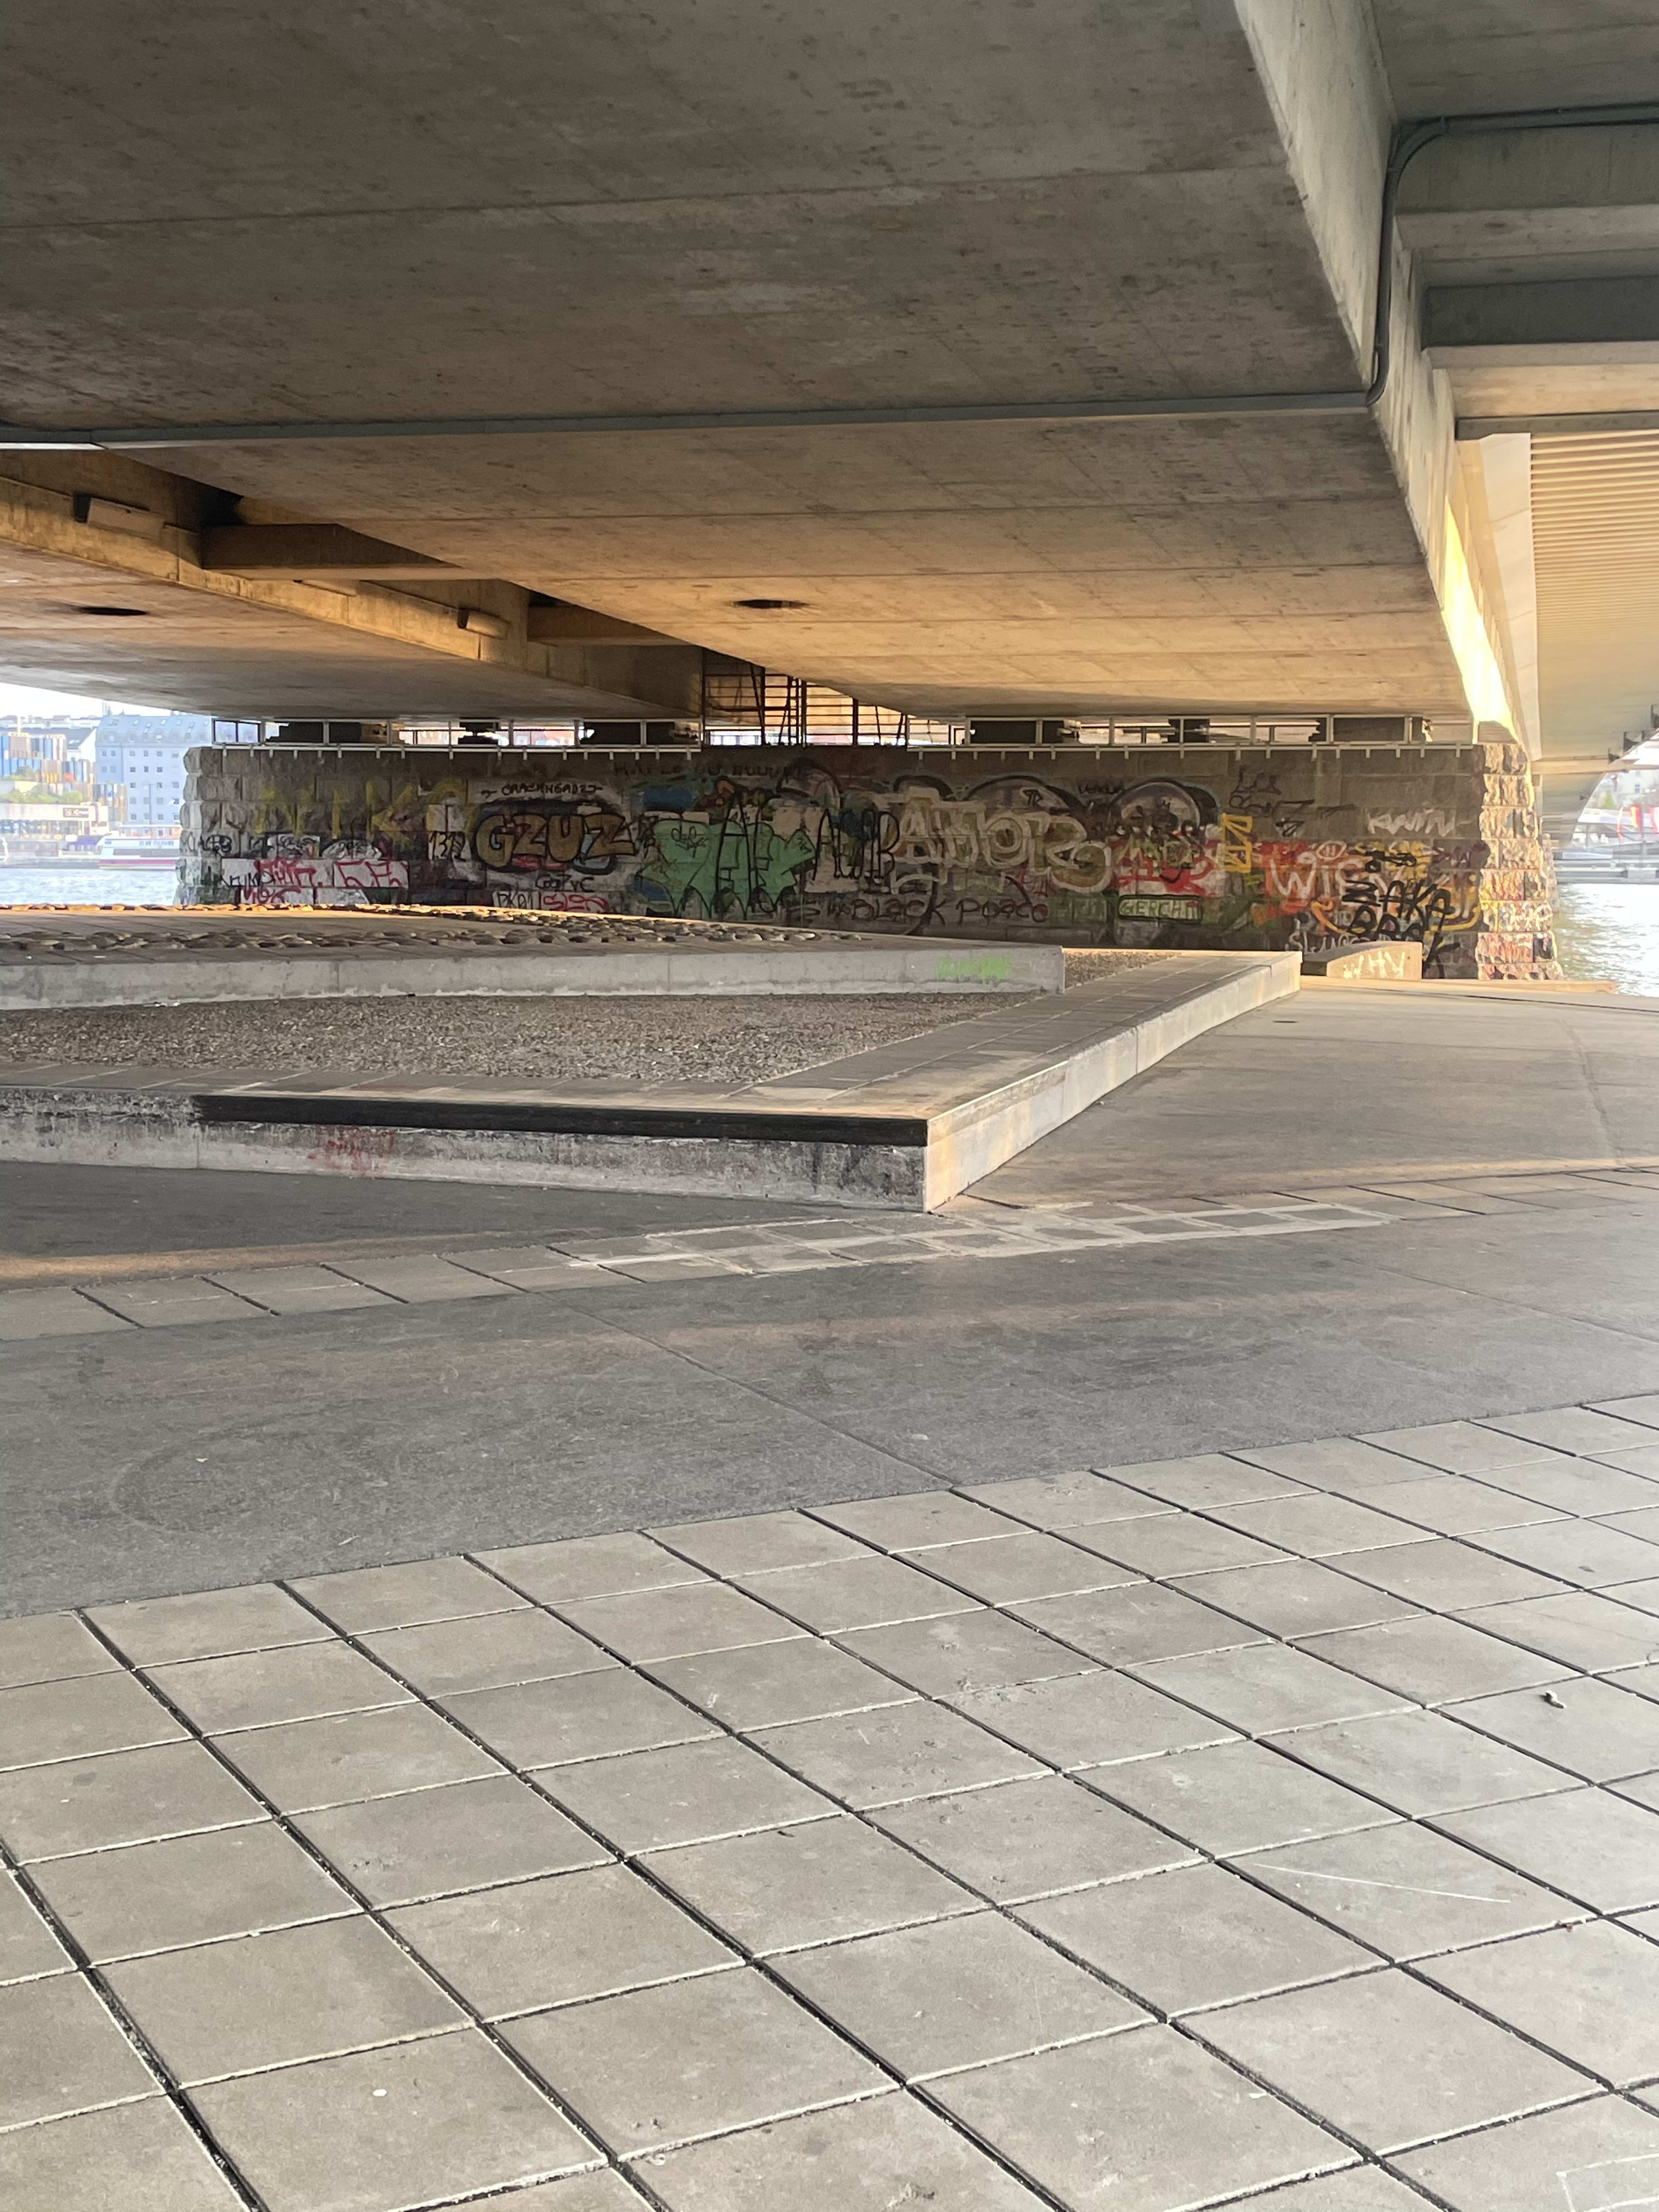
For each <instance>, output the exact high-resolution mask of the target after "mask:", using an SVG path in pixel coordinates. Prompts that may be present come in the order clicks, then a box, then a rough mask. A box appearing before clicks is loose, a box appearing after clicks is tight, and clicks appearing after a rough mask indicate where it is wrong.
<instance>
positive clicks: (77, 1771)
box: [0, 1743, 264, 1859]
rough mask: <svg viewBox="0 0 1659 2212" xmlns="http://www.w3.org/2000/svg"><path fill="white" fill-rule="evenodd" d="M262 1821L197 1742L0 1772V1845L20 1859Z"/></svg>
mask: <svg viewBox="0 0 1659 2212" xmlns="http://www.w3.org/2000/svg"><path fill="white" fill-rule="evenodd" d="M263 1818H264V1814H263V1811H262V1808H260V1806H259V1803H258V1800H257V1799H255V1798H253V1797H252V1796H249V1794H248V1792H247V1791H246V1790H244V1789H243V1788H242V1787H241V1785H240V1783H238V1782H237V1781H236V1780H235V1779H234V1777H233V1776H231V1775H229V1774H228V1773H227V1772H226V1771H225V1770H224V1768H223V1767H222V1765H220V1763H219V1761H218V1760H217V1759H216V1758H215V1757H214V1756H213V1754H212V1753H211V1752H210V1751H205V1750H204V1749H203V1747H202V1746H201V1745H200V1744H198V1743H164V1744H158V1745H155V1746H154V1747H151V1748H149V1749H146V1750H143V1751H118V1752H111V1753H106V1754H105V1755H104V1756H103V1757H102V1758H99V1759H71V1760H68V1761H65V1762H64V1763H61V1764H59V1765H54V1766H26V1767H20V1768H18V1769H17V1770H16V1771H14V1772H12V1773H10V1774H0V1840H3V1841H4V1842H5V1843H7V1844H9V1845H10V1847H11V1849H12V1850H14V1851H15V1852H16V1854H17V1856H18V1857H19V1858H21V1859H43V1858H53V1857H58V1856H59V1855H61V1854H62V1853H64V1852H67V1851H99V1850H108V1849H109V1847H110V1846H111V1845H112V1844H141V1843H147V1842H149V1840H150V1839H151V1838H154V1837H158V1836H182V1835H186V1834H188V1833H190V1832H191V1831H192V1830H194V1829H197V1828H224V1827H229V1826H233V1825H234V1823H236V1822H237V1821H240V1820H261V1819H263Z"/></svg>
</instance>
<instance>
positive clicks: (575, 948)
mask: <svg viewBox="0 0 1659 2212" xmlns="http://www.w3.org/2000/svg"><path fill="white" fill-rule="evenodd" d="M99 923H101V925H102V926H101V927H98V926H96V925H97V924H99ZM111 923H112V917H110V916H108V915H103V916H87V915H63V916H58V915H52V916H50V917H43V916H40V915H31V916H30V917H29V918H28V921H27V923H26V922H24V921H22V920H21V918H20V917H19V916H16V915H12V916H9V917H7V918H6V919H5V921H4V924H3V926H0V1012H9V1013H27V1012H42V1011H44V1010H46V1009H56V1008H69V1007H76V1008H79V1007H89V1006H187V1005H194V1004H204V1003H207V1002H216V1003H225V1002H228V1001H240V1000H279V999H374V998H447V997H460V996H469V995H473V996H485V997H492V998H495V997H506V998H518V997H543V996H552V997H582V996H590V995H591V996H601V995H602V996H604V997H606V998H617V997H630V996H640V997H644V996H653V997H662V996H676V997H678V996H710V995H718V996H720V997H732V996H737V997H742V996H745V995H749V994H763V995H772V994H786V993H787V994H792V995H799V996H813V997H816V996H819V995H824V996H839V997H846V996H851V995H865V994H871V993H875V992H886V993H909V992H929V993H932V992H952V993H954V992H969V993H974V992H978V993H996V992H1016V991H1018V992H1030V991H1054V992H1058V991H1060V990H1062V989H1063V988H1064V987H1065V981H1066V955H1065V952H1064V951H1063V950H1062V948H1061V947H1060V945H1020V944H1001V943H998V944H991V945H987V944H981V943H976V942H975V941H973V940H971V939H948V938H937V937H934V938H921V937H873V936H863V937H861V936H858V935H855V934H853V933H849V932H841V931H816V930H785V929H774V928H765V929H762V928H757V927H745V926H743V925H732V924H726V923H720V922H705V923H698V922H678V921H668V922H659V921H656V920H655V919H654V918H650V919H637V918H635V917H631V916H616V917H612V916H586V915H582V916H568V915H515V914H513V913H510V912H506V913H503V914H501V915H488V916H482V915H480V916H475V915H459V916H455V915H451V914H450V913H448V912H447V911H445V910H428V911H426V912H424V913H422V912H421V911H419V910H411V909H408V908H398V909H385V908H373V909H367V910H365V909H355V910H351V911H349V912H347V913H327V912H320V913H314V914H313V913H310V912H300V913H296V912H295V911H292V910H290V911H289V912H287V913H285V914H283V915H280V916H275V917H273V916H272V915H268V914H266V915H260V914H228V913H222V912H219V913H215V914H213V915H210V916H208V915H202V914H200V913H199V912H198V913H193V914H188V915H186V914H184V913H181V912H179V911H177V910H167V911H163V912H162V913H160V914H157V915H151V916H140V915H123V916H121V917H120V918H119V926H118V927H112V926H111ZM584 925H585V927H584ZM469 935H471V937H472V938H473V939H474V941H473V942H471V943H467V942H465V941H463V942H460V943H453V942H447V941H445V940H447V939H456V938H458V937H459V938H462V939H465V937H467V936H469ZM273 938H275V939H284V940H288V942H287V943H286V944H284V945H283V946H282V948H281V949H277V948H276V947H273V946H271V945H270V944H269V942H267V943H264V944H262V943H261V942H260V940H261V939H265V940H270V939H273ZM237 939H245V940H246V941H245V942H242V943H239V942H237V941H236V940H237ZM295 939H299V940H300V941H299V942H298V943H295V942H294V940H295ZM306 939H310V940H311V941H310V942H307V941H305V940H306ZM398 939H404V942H403V943H399V942H398V941H397V940H398ZM192 940H195V941H192ZM388 940H391V941H388ZM516 940H522V941H516ZM43 946H50V947H53V948H56V949H50V950H47V949H42V947H43Z"/></svg>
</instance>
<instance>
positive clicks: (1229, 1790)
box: [1087, 1738, 1395, 1857]
mask: <svg viewBox="0 0 1659 2212" xmlns="http://www.w3.org/2000/svg"><path fill="white" fill-rule="evenodd" d="M1087 1779H1088V1782H1089V1784H1090V1786H1091V1789H1094V1790H1099V1791H1100V1792H1101V1793H1102V1794H1103V1796H1108V1797H1109V1798H1110V1799H1111V1800H1112V1802H1114V1803H1115V1804H1119V1805H1123V1806H1127V1808H1129V1809H1130V1810H1131V1811H1132V1812H1135V1813H1139V1814H1142V1815H1144V1817H1145V1818H1146V1820H1152V1821H1155V1822H1156V1823H1157V1824H1158V1826H1159V1827H1161V1828H1164V1829H1167V1830H1168V1831H1169V1832H1170V1834H1172V1835H1176V1836H1179V1837H1181V1838H1183V1839H1184V1840H1185V1841H1186V1842H1188V1843H1190V1844H1197V1845H1198V1847H1199V1848H1200V1850H1206V1851H1212V1852H1213V1853H1215V1855H1216V1856H1217V1857H1229V1856H1231V1855H1232V1854H1234V1853H1236V1852H1240V1851H1250V1850H1261V1849H1262V1848H1263V1847H1264V1846H1265V1845H1267V1844H1281V1843H1287V1842H1292V1841H1296V1840H1299V1839H1300V1838H1304V1837H1307V1836H1326V1835H1333V1834H1336V1833H1339V1832H1342V1831H1344V1830H1346V1829H1350V1828H1364V1827H1374V1826H1376V1825H1377V1824H1378V1823H1379V1822H1382V1821H1385V1820H1393V1819H1394V1818H1395V1814H1393V1813H1392V1812H1391V1811H1390V1810H1389V1808H1388V1807H1386V1806H1383V1805H1379V1804H1377V1803H1376V1802H1375V1801H1374V1800H1373V1799H1371V1798H1369V1797H1361V1796H1357V1795H1356V1794H1355V1793H1354V1791H1352V1790H1345V1789H1343V1788H1342V1787H1341V1786H1340V1784H1337V1783H1334V1782H1331V1781H1328V1779H1327V1778H1326V1777H1325V1776H1324V1775H1322V1774H1316V1773H1313V1772H1311V1771H1310V1770H1309V1769H1308V1768H1307V1767H1305V1766H1304V1765H1300V1764H1299V1763H1298V1762H1297V1760H1296V1759H1291V1758H1288V1757H1285V1756H1284V1755H1282V1754H1281V1753H1279V1752H1278V1751H1277V1750H1274V1749H1273V1748H1272V1747H1271V1746H1269V1745H1267V1744H1258V1743H1248V1742H1243V1741H1240V1740H1238V1739H1237V1738H1234V1739H1233V1740H1232V1741H1229V1742H1225V1743H1218V1744H1212V1745H1209V1746H1207V1747H1202V1748H1200V1749H1197V1750H1193V1751H1182V1752H1174V1753H1170V1755H1169V1756H1168V1757H1166V1758H1163V1759H1128V1760H1125V1761H1123V1762H1122V1763H1121V1764H1120V1765H1113V1766H1108V1767H1100V1768H1097V1769H1095V1770H1094V1771H1092V1772H1091V1773H1090V1774H1089V1775H1088V1777H1087Z"/></svg>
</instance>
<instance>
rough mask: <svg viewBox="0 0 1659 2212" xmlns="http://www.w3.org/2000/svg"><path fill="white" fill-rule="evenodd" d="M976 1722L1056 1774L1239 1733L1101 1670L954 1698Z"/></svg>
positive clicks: (1187, 1747)
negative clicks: (1056, 1769) (1042, 1761)
mask: <svg viewBox="0 0 1659 2212" xmlns="http://www.w3.org/2000/svg"><path fill="white" fill-rule="evenodd" d="M951 1703H952V1704H953V1705H955V1706H956V1707H957V1711H960V1712H963V1713H966V1714H967V1716H968V1717H969V1719H970V1720H975V1721H978V1722H979V1723H981V1726H982V1727H985V1728H987V1729H991V1730H992V1731H993V1732H994V1734H996V1735H1002V1736H1006V1738H1007V1739H1008V1741H1010V1742H1011V1743H1014V1744H1018V1746H1019V1747H1020V1748H1021V1749H1022V1750H1024V1751H1029V1752H1032V1753H1035V1754H1036V1757H1037V1758H1039V1759H1046V1760H1047V1761H1048V1764H1049V1765H1051V1766H1058V1767H1061V1768H1066V1769H1079V1768H1085V1767H1091V1766H1104V1765H1113V1764H1115V1763H1117V1762H1119V1761H1124V1760H1136V1761H1139V1760H1141V1759H1147V1758H1149V1757H1151V1756H1152V1754H1154V1753H1159V1752H1176V1751H1188V1750H1191V1749H1193V1748H1194V1747H1196V1746H1198V1745H1200V1744H1206V1743H1225V1742H1228V1741H1231V1740H1232V1736H1233V1731H1232V1729H1230V1728H1228V1727H1227V1726H1226V1725H1225V1723H1222V1722H1220V1721H1216V1720H1212V1719H1211V1718H1210V1717H1208V1716H1207V1715H1206V1714H1204V1713H1200V1712H1198V1711H1194V1708H1193V1707H1192V1706H1191V1705H1183V1704H1182V1703H1180V1702H1179V1701H1178V1700H1177V1699H1174V1698H1166V1697H1164V1695H1163V1694H1162V1692H1159V1691H1158V1690H1153V1689H1149V1688H1148V1687H1147V1686H1146V1684H1145V1683H1144V1682H1137V1681H1136V1680H1134V1679H1133V1677H1132V1676H1130V1675H1127V1674H1115V1673H1112V1672H1110V1671H1109V1670H1107V1669H1105V1668H1098V1667H1097V1668H1090V1669H1088V1670H1087V1671H1085V1672H1083V1673H1080V1674H1068V1675H1066V1676H1064V1677H1061V1678H1060V1679H1058V1680H1052V1681H1035V1682H1010V1683H1003V1684H999V1685H997V1686H994V1687H993V1688H990V1689H986V1690H974V1691H969V1692H966V1693H963V1694H959V1695H957V1696H955V1697H953V1698H952V1699H951Z"/></svg>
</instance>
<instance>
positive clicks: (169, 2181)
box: [0, 2096, 245, 2212]
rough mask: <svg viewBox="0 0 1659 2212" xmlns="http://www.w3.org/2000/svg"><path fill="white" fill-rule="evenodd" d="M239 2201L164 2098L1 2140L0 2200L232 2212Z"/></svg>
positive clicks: (57, 2210) (78, 2208)
mask: <svg viewBox="0 0 1659 2212" xmlns="http://www.w3.org/2000/svg"><path fill="white" fill-rule="evenodd" d="M244 2202H245V2200H244V2199H243V2198H242V2197H240V2195H239V2194H238V2193H237V2191H235V2190H234V2188H233V2187H232V2186H231V2185H230V2183H229V2182H228V2180H227V2179H226V2178H225V2176H224V2175H223V2174H222V2172H220V2170H219V2168H218V2167H217V2166H216V2165H215V2164H214V2163H213V2160H212V2159H211V2158H210V2155H209V2154H208V2152H207V2150H206V2149H205V2148H204V2145H203V2143H202V2142H201V2139H200V2138H199V2136H197V2135H195V2134H194V2133H193V2132H192V2130H191V2128H190V2127H189V2125H188V2124H187V2123H186V2122H185V2120H184V2118H182V2117H181V2116H180V2114H179V2112H178V2110H177V2109H176V2108H175V2107H174V2106H173V2105H171V2104H169V2103H168V2102H167V2100H166V2099H165V2098H164V2097H160V2096H154V2097H147V2098H145V2099H144V2100H143V2102H142V2103H139V2104H132V2105H118V2106H115V2107H114V2108H113V2109H112V2110H109V2111H106V2112H83V2113H81V2114H79V2115H78V2116H76V2118H72V2119H66V2120H52V2121H49V2122H47V2123H46V2124H45V2125H44V2126H39V2127H31V2128H16V2129H14V2130H12V2131H11V2132H10V2133H9V2134H3V2135H0V2203H7V2204H15V2205H19V2206H34V2205H40V2206H46V2205H50V2206H51V2208H52V2212H109V2208H110V2206H111V2205H112V2204H118V2205H119V2206H120V2207H121V2212H235V2208H240V2206H241V2205H242V2204H243V2203H244Z"/></svg>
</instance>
